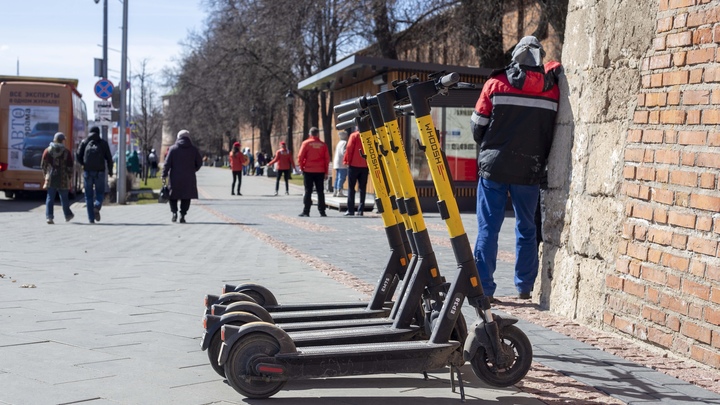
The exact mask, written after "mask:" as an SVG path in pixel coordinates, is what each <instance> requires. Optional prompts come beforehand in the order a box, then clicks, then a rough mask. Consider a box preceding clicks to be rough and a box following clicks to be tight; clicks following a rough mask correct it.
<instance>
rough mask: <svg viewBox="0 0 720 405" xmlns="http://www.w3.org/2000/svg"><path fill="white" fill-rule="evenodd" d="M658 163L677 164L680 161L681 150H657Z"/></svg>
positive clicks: (656, 159)
mask: <svg viewBox="0 0 720 405" xmlns="http://www.w3.org/2000/svg"><path fill="white" fill-rule="evenodd" d="M655 162H656V163H667V164H671V165H676V164H679V163H680V152H678V151H676V150H669V149H661V150H658V151H656V152H655Z"/></svg>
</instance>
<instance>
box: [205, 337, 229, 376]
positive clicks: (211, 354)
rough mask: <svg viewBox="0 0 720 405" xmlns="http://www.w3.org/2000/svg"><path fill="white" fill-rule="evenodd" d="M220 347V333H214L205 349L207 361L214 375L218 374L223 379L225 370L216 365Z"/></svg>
mask: <svg viewBox="0 0 720 405" xmlns="http://www.w3.org/2000/svg"><path fill="white" fill-rule="evenodd" d="M221 346H222V339H221V338H220V331H217V332H215V334H214V335H213V337H212V339H210V344H209V345H208V348H207V354H208V360H210V366H212V368H213V370H215V372H216V373H218V374H220V376H221V377H225V369H224V368H223V367H222V366H220V365H219V364H218V357H219V356H220V347H221Z"/></svg>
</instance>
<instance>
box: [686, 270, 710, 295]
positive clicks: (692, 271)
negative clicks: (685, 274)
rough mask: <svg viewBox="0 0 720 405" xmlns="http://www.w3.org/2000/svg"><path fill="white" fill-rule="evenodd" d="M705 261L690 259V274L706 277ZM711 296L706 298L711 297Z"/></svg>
mask: <svg viewBox="0 0 720 405" xmlns="http://www.w3.org/2000/svg"><path fill="white" fill-rule="evenodd" d="M705 267H706V266H705V263H703V262H701V261H699V260H691V261H690V269H689V270H690V274H692V275H693V276H695V277H698V278H704V277H705ZM709 298H710V297H708V298H706V300H707V299H709Z"/></svg>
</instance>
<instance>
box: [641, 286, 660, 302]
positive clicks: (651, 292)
mask: <svg viewBox="0 0 720 405" xmlns="http://www.w3.org/2000/svg"><path fill="white" fill-rule="evenodd" d="M646 293H647V299H645V302H649V303H652V304H657V303H658V302H660V298H659V297H660V291H659V290H658V289H657V288H653V287H652V286H648V287H647V290H646Z"/></svg>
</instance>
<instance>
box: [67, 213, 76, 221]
mask: <svg viewBox="0 0 720 405" xmlns="http://www.w3.org/2000/svg"><path fill="white" fill-rule="evenodd" d="M73 218H75V214H70V215H69V216H67V217H65V222H70V221H72V219H73Z"/></svg>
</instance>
